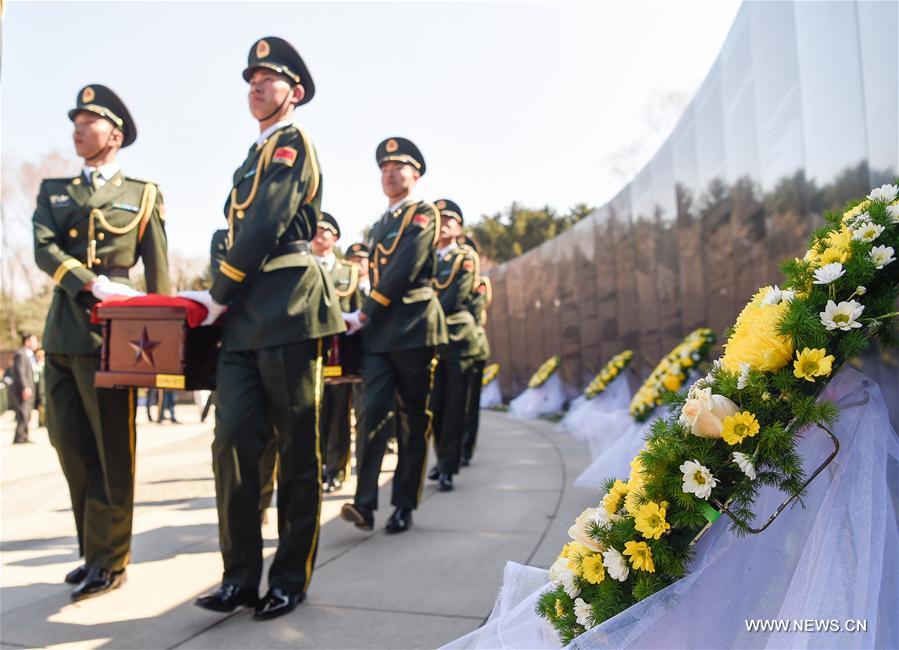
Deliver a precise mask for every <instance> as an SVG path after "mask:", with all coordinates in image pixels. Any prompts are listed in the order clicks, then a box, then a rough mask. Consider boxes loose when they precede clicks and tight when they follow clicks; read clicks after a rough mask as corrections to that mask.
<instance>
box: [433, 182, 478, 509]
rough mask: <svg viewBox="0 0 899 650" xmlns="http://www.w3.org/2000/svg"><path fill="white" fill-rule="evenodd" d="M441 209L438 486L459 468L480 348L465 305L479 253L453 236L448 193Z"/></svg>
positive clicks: (455, 223)
mask: <svg viewBox="0 0 899 650" xmlns="http://www.w3.org/2000/svg"><path fill="white" fill-rule="evenodd" d="M436 205H437V209H438V210H440V237H439V239H438V241H437V246H438V248H437V274H436V277H435V278H434V282H433V284H434V288H435V289H436V290H437V293H438V295H439V296H440V306H441V307H443V312H444V314H446V324H447V328H448V329H449V344H448V345H447V346H446V348H444V349H443V350H442V351H441V352H440V357H439V362H438V364H437V376H436V378H435V382H434V387H435V388H434V400H433V403H434V439H435V445H436V448H437V466H436V467H434V468H433V469H432V470H431V472H430V473H429V475H428V476H429V478H431V480H437V481H439V482H440V487H439V490H440V491H441V492H449V491H450V490H452V489H453V475H454V474H458V473H459V463H460V460H461V458H462V436H463V432H464V429H465V404H466V401H467V399H468V388H469V382H470V379H471V373H472V369H473V367H474V357H475V355H476V354H477V352H478V344H477V332H476V330H477V326H476V324H475V321H474V317H473V316H472V315H471V312H470V311H469V309H468V303H469V302H470V301H471V298H472V293H473V290H474V283H475V279H476V278H477V276H478V267H479V260H478V254H477V253H476V252H475V251H474V249H473V248H471V247H469V246H467V245H465V244H462V245H459V244H458V242H457V240H458V239H459V237H460V235H461V234H462V225H463V223H464V222H463V217H462V209H461V208H460V207H459V206H458V204H456V203H455V202H453V201H450V200H449V199H440V200H439V201H437V203H436Z"/></svg>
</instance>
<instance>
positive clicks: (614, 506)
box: [602, 480, 627, 515]
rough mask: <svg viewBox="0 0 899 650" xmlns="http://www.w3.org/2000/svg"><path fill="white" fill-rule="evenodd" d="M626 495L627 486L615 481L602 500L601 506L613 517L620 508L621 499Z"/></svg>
mask: <svg viewBox="0 0 899 650" xmlns="http://www.w3.org/2000/svg"><path fill="white" fill-rule="evenodd" d="M626 494H627V484H626V483H625V482H624V481H621V480H618V481H615V484H614V485H612V489H611V490H609V493H608V494H607V495H606V496H604V497H603V498H602V506H603V508H605V509H606V512H608V513H609V514H610V515H614V514H615V513H616V512H618V510H619V509H620V508H621V499H622V498H623V497H624V496H625V495H626Z"/></svg>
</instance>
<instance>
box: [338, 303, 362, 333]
mask: <svg viewBox="0 0 899 650" xmlns="http://www.w3.org/2000/svg"><path fill="white" fill-rule="evenodd" d="M342 315H343V322H344V323H346V333H347V336H352V335H353V334H355V333H356V332H358V331H359V330H361V329H362V328H363V327H365V323H363V322H362V320H360V318H359V310H358V309H357V310H356V311H351V312H343V314H342Z"/></svg>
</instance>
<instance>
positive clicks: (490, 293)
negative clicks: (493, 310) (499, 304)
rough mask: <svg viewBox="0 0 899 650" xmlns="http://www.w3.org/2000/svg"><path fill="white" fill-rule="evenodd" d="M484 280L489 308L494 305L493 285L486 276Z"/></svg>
mask: <svg viewBox="0 0 899 650" xmlns="http://www.w3.org/2000/svg"><path fill="white" fill-rule="evenodd" d="M482 279H483V280H484V286H486V287H487V306H488V307H489V306H490V305H491V304H492V303H493V285H492V284H490V278H488V277H487V276H486V275H485V276H484V277H483V278H482Z"/></svg>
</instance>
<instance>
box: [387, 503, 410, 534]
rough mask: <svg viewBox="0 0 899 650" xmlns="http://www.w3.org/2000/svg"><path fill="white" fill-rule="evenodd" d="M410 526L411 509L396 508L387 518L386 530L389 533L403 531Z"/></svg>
mask: <svg viewBox="0 0 899 650" xmlns="http://www.w3.org/2000/svg"><path fill="white" fill-rule="evenodd" d="M410 528H412V511H411V510H401V509H400V508H397V509H396V510H394V511H393V514H392V515H390V519H388V520H387V526H386V530H387V532H388V533H390V534H394V533H404V532H406V531H407V530H409V529H410Z"/></svg>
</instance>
